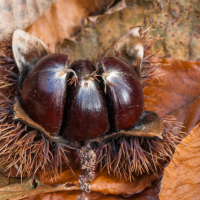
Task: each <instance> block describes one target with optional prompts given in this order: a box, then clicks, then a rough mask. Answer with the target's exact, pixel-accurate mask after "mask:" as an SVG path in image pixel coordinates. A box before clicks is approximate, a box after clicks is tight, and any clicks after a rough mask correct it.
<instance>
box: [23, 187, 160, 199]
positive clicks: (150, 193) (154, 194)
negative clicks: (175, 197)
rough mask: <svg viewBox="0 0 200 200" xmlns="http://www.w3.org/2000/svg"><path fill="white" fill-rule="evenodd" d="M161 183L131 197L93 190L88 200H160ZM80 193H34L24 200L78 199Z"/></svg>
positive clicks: (87, 195)
mask: <svg viewBox="0 0 200 200" xmlns="http://www.w3.org/2000/svg"><path fill="white" fill-rule="evenodd" d="M159 187H160V185H159V184H157V185H155V186H154V187H153V188H147V189H146V190H144V191H143V192H141V193H139V194H135V195H131V196H130V197H123V196H121V195H105V194H103V193H100V192H91V193H89V194H86V197H87V198H88V200H108V199H109V200H159V197H158V192H159ZM79 195H80V192H79V191H68V192H56V193H42V194H38V195H32V196H30V197H27V198H24V199H23V200H35V199H40V200H57V199H59V200H66V199H70V200H77V199H78V198H77V197H78V196H79Z"/></svg>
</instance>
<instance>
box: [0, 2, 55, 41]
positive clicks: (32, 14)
mask: <svg viewBox="0 0 200 200" xmlns="http://www.w3.org/2000/svg"><path fill="white" fill-rule="evenodd" d="M54 1H55V0H45V1H43V0H27V1H24V0H17V1H12V0H1V4H0V10H1V12H0V19H1V24H0V41H1V40H5V39H8V36H9V34H10V33H11V32H13V31H14V30H15V29H24V28H27V27H28V26H29V25H31V24H32V23H33V22H35V21H36V20H37V19H38V18H39V17H40V16H42V15H43V13H44V12H45V11H46V10H47V9H48V8H49V7H50V6H51V5H52V4H53V2H54Z"/></svg>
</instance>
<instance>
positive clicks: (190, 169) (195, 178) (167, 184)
mask: <svg viewBox="0 0 200 200" xmlns="http://www.w3.org/2000/svg"><path fill="white" fill-rule="evenodd" d="M199 177H200V123H199V124H198V125H197V126H196V127H194V128H193V129H192V131H191V132H190V134H189V135H188V136H187V137H186V138H185V139H184V140H183V141H182V143H181V144H179V145H178V148H177V149H176V151H175V154H174V157H173V159H172V160H171V162H170V164H169V165H168V166H167V167H166V168H165V170H164V177H163V179H162V184H161V191H160V194H159V197H160V200H165V199H173V200H176V199H177V200H178V199H182V200H186V199H187V200H188V199H199V198H200V193H199V191H200V184H199V182H200V178H199Z"/></svg>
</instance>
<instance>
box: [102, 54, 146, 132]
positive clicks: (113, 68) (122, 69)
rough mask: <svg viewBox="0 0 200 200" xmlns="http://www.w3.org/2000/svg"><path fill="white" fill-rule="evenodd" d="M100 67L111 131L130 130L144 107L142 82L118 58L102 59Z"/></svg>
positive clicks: (127, 65)
mask: <svg viewBox="0 0 200 200" xmlns="http://www.w3.org/2000/svg"><path fill="white" fill-rule="evenodd" d="M100 65H101V68H100V71H101V74H102V79H103V84H104V88H105V92H106V94H105V97H106V102H107V109H108V113H109V119H110V125H111V129H112V131H119V130H127V129H130V128H132V127H133V126H134V124H135V123H136V122H137V121H138V119H139V117H140V116H141V114H142V111H143V107H144V99H143V88H142V85H141V83H140V80H139V78H138V76H137V74H136V72H135V70H134V69H133V68H132V67H131V66H130V65H129V64H128V63H127V62H126V61H124V60H122V59H120V58H118V57H104V58H101V59H100Z"/></svg>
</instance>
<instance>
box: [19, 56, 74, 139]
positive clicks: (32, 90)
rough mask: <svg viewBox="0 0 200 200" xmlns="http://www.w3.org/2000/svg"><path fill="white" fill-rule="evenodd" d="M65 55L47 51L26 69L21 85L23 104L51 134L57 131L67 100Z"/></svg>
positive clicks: (66, 58) (56, 133)
mask: <svg viewBox="0 0 200 200" xmlns="http://www.w3.org/2000/svg"><path fill="white" fill-rule="evenodd" d="M67 63H68V56H67V55H65V54H56V53H55V54H50V55H47V56H45V57H43V58H41V59H40V60H39V61H38V62H37V63H36V64H35V65H34V66H33V67H32V69H31V70H30V72H29V73H28V75H27V77H26V79H25V81H24V84H23V87H22V94H21V97H22V108H23V109H24V110H25V111H26V112H27V114H28V115H29V116H30V117H31V118H32V119H33V120H34V121H35V122H37V123H38V124H40V125H41V126H42V127H43V128H44V129H45V130H46V131H48V132H49V133H50V134H51V135H58V133H59V131H60V127H61V123H62V118H63V112H64V105H65V100H66V89H67V84H66V81H67V73H68V72H71V71H72V70H69V69H67Z"/></svg>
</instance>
